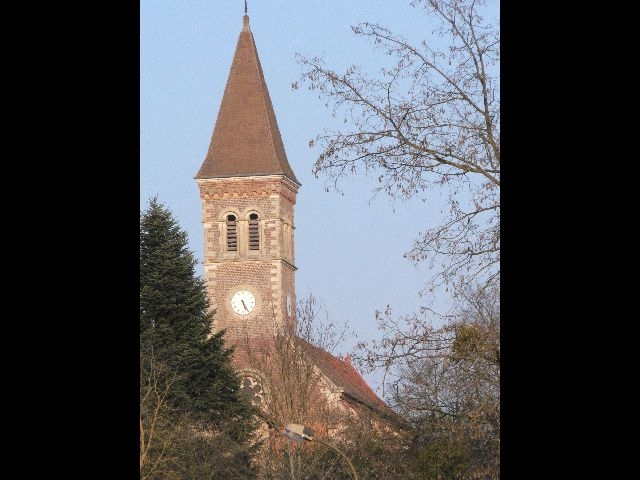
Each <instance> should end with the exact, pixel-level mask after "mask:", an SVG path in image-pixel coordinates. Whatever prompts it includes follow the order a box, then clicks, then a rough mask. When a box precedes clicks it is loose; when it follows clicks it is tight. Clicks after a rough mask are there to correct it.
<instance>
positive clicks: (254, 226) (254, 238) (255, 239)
mask: <svg viewBox="0 0 640 480" xmlns="http://www.w3.org/2000/svg"><path fill="white" fill-rule="evenodd" d="M258 225H259V224H258V214H257V213H252V214H251V215H249V250H260V229H259V228H258Z"/></svg>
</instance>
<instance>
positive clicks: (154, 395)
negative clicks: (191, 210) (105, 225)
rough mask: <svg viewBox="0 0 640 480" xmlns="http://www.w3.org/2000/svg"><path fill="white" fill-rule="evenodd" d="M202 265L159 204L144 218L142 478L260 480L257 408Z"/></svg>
mask: <svg viewBox="0 0 640 480" xmlns="http://www.w3.org/2000/svg"><path fill="white" fill-rule="evenodd" d="M195 264H196V261H195V259H194V257H193V254H192V253H191V252H190V251H189V250H188V249H187V235H186V233H185V232H183V231H182V230H181V229H180V227H179V225H178V224H177V222H176V221H175V219H174V218H173V216H172V214H171V212H170V211H169V210H168V209H167V208H165V207H164V206H162V205H161V204H160V203H158V201H157V199H155V198H154V199H152V200H151V201H150V203H149V207H148V209H147V210H146V211H144V212H143V213H141V216H140V476H141V478H144V479H170V478H181V479H184V478H194V479H196V478H211V475H212V471H215V472H217V473H216V475H222V474H223V473H224V478H253V475H254V474H253V468H252V466H251V455H252V449H253V447H252V445H251V444H252V433H253V431H254V429H255V421H254V418H253V408H252V407H251V405H250V404H249V403H248V402H246V401H245V400H244V398H243V397H241V396H240V395H239V388H240V383H239V379H238V377H237V374H236V373H235V371H234V370H233V367H232V365H231V353H232V352H231V350H229V349H226V348H225V347H224V340H223V332H219V333H216V334H214V335H211V334H210V331H211V319H212V318H211V314H210V313H209V303H208V298H207V295H206V291H205V287H204V282H203V280H202V279H200V278H198V277H196V275H195V270H194V268H195ZM212 469H213V470H212Z"/></svg>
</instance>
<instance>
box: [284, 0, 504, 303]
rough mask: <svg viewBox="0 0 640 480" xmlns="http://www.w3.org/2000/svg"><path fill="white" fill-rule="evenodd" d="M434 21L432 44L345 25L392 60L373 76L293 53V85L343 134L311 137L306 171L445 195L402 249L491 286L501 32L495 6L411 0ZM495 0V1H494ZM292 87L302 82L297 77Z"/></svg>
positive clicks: (396, 193)
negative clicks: (313, 149) (431, 221)
mask: <svg viewBox="0 0 640 480" xmlns="http://www.w3.org/2000/svg"><path fill="white" fill-rule="evenodd" d="M410 3H411V6H412V7H415V8H421V9H424V10H425V11H426V13H427V19H428V20H427V21H425V27H427V26H428V25H430V23H429V22H431V21H435V24H433V25H435V30H434V31H433V32H432V35H431V36H430V37H429V39H428V40H424V41H423V42H422V43H420V44H412V43H411V42H409V41H408V40H406V39H405V38H403V37H402V36H401V35H398V34H396V33H393V32H391V31H390V30H388V29H387V28H385V27H384V26H382V25H379V24H376V23H362V24H360V25H357V26H354V27H352V28H353V32H354V33H355V34H356V35H357V36H359V37H364V38H365V39H367V40H370V41H371V42H372V43H373V44H374V46H375V47H376V48H381V49H383V50H384V51H385V52H386V53H387V54H388V56H385V58H388V59H391V64H390V65H385V66H384V67H382V68H381V69H380V70H379V72H378V74H377V75H375V76H370V75H369V74H368V73H367V72H365V70H364V69H363V68H362V67H360V66H356V65H352V66H351V67H349V68H347V70H346V71H345V72H344V73H337V72H335V71H334V70H332V69H331V68H329V67H327V66H326V64H325V61H324V59H322V58H318V57H309V56H302V55H298V57H297V58H298V62H299V63H300V64H301V65H302V67H303V69H304V73H303V75H302V78H301V83H306V84H307V85H308V88H309V89H310V90H313V91H316V92H318V93H319V96H320V97H321V98H325V99H326V102H327V105H330V106H331V109H332V113H333V115H334V116H336V117H340V118H342V117H343V116H344V124H345V127H344V130H341V131H328V130H325V131H324V132H323V133H321V134H319V135H318V136H317V137H316V138H315V139H314V140H312V141H311V142H310V146H314V145H318V146H319V147H320V149H321V153H320V155H319V157H318V159H317V160H316V162H315V165H314V168H313V172H314V174H315V175H316V176H320V175H324V176H325V177H326V179H327V182H328V184H330V185H331V186H332V187H334V188H336V189H338V190H339V188H340V187H339V181H340V180H343V179H344V178H345V177H347V176H349V175H356V174H359V173H365V174H367V175H371V176H372V177H375V178H377V181H378V183H379V185H378V186H377V187H376V188H375V189H374V191H375V192H379V191H382V192H385V193H386V194H388V195H389V196H391V197H392V198H395V199H409V198H419V199H421V200H423V201H425V202H428V201H429V199H430V197H429V193H431V192H432V191H433V190H435V189H437V190H439V192H444V193H445V196H446V198H447V199H448V200H447V206H446V207H445V208H444V209H443V211H442V218H441V221H440V222H439V224H437V225H435V226H429V227H427V228H426V230H424V231H423V232H421V233H420V234H419V236H418V238H416V239H415V240H414V243H413V246H412V248H411V249H410V251H408V252H407V253H406V254H405V256H406V257H407V258H409V259H410V260H412V261H414V262H420V261H425V260H427V261H429V262H430V263H429V264H430V266H431V268H436V272H435V276H434V279H433V280H432V281H429V282H428V283H427V284H426V285H425V287H424V290H423V291H427V290H429V289H433V288H435V287H437V286H440V285H444V286H445V287H446V288H449V287H453V292H454V293H457V292H459V291H462V289H464V287H465V286H466V285H471V284H478V283H485V284H496V283H498V280H499V276H500V267H499V262H500V195H499V191H500V94H499V87H500V84H499V72H498V68H499V60H500V37H499V30H498V26H497V19H494V18H492V15H495V11H496V9H493V8H491V7H492V6H495V5H492V3H491V0H489V2H488V3H489V4H488V5H487V2H485V1H484V0H414V1H412V2H410ZM494 3H495V2H494ZM293 88H294V89H297V88H299V84H298V82H295V83H294V84H293Z"/></svg>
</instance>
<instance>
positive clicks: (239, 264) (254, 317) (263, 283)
mask: <svg viewBox="0 0 640 480" xmlns="http://www.w3.org/2000/svg"><path fill="white" fill-rule="evenodd" d="M195 179H196V182H197V184H198V188H199V190H200V199H201V201H202V223H203V226H204V270H205V272H204V273H205V281H206V285H207V289H208V294H209V298H210V301H211V307H212V309H213V310H214V312H215V313H214V324H213V329H212V330H213V331H219V330H222V329H225V330H226V334H225V339H226V341H227V343H229V344H231V345H233V344H238V343H240V341H241V340H247V339H256V338H263V339H264V338H269V337H273V336H274V335H275V334H276V333H278V332H280V331H282V329H284V328H287V327H295V322H296V319H295V315H296V312H295V305H296V295H295V271H296V267H295V255H294V229H295V224H294V206H295V203H296V195H297V192H298V188H299V187H300V182H298V180H297V179H296V177H295V175H294V173H293V170H292V169H291V166H290V165H289V162H288V160H287V156H286V153H285V150H284V145H283V143H282V138H281V137H280V131H279V129H278V124H277V122H276V116H275V113H274V110H273V105H272V104H271V99H270V97H269V92H268V90H267V85H266V82H265V79H264V75H263V72H262V66H261V65H260V59H259V58H258V51H257V49H256V44H255V42H254V39H253V34H252V33H251V29H250V28H249V17H248V15H247V14H246V9H245V15H244V17H243V26H242V30H241V32H240V35H239V37H238V42H237V45H236V50H235V54H234V57H233V61H232V64H231V69H230V71H229V77H228V79H227V84H226V87H225V90H224V95H223V97H222V102H221V104H220V110H219V112H218V117H217V120H216V123H215V126H214V129H213V135H212V137H211V143H210V145H209V150H208V152H207V155H206V157H205V159H204V162H203V163H202V166H201V167H200V170H199V171H198V173H197V174H196V177H195Z"/></svg>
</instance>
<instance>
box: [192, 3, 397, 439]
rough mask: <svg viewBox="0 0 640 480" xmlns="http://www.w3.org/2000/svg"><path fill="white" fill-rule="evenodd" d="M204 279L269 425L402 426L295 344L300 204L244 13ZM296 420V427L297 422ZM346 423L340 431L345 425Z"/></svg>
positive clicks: (357, 386)
mask: <svg viewBox="0 0 640 480" xmlns="http://www.w3.org/2000/svg"><path fill="white" fill-rule="evenodd" d="M195 180H196V182H197V185H198V189H199V193H200V199H201V203H202V224H203V227H204V259H203V264H204V279H205V282H206V286H207V291H208V296H209V299H210V305H211V308H212V310H213V312H214V321H213V325H212V331H213V332H216V331H220V330H225V332H226V333H225V337H224V338H225V341H226V343H227V345H229V346H233V347H234V355H233V361H234V364H235V366H236V368H237V370H238V371H239V372H240V373H241V375H242V378H243V381H242V392H243V393H246V394H247V395H249V396H250V397H251V399H252V401H253V402H254V404H256V405H258V406H259V407H260V408H261V409H262V410H263V411H264V412H266V413H268V415H269V416H270V418H276V419H278V420H279V421H280V422H282V423H289V422H294V423H311V424H313V425H314V428H316V429H319V431H321V432H322V433H323V434H325V435H329V436H331V435H335V434H336V432H339V430H340V426H339V425H338V424H336V422H335V419H336V418H338V417H336V414H335V412H342V413H345V414H347V415H350V416H351V417H354V418H362V417H363V416H368V417H369V418H375V419H378V420H377V421H381V422H386V421H395V420H397V416H396V415H395V413H394V412H393V411H392V410H391V409H390V408H389V407H388V406H387V405H386V404H385V402H383V401H382V400H381V399H380V398H379V397H378V396H377V395H376V394H375V392H374V391H373V390H372V389H371V388H370V387H369V386H368V385H367V383H366V382H365V381H364V379H363V378H362V376H361V375H360V374H359V373H358V372H357V370H356V369H355V368H354V367H353V365H351V363H350V361H349V357H348V356H347V357H346V358H345V359H339V358H337V357H335V356H333V355H332V354H330V353H329V352H327V351H325V350H323V349H322V348H320V347H318V346H314V345H312V344H311V343H309V342H307V341H305V340H304V339H302V338H300V337H299V336H298V335H297V334H296V324H297V318H296V317H297V315H298V313H297V312H296V305H297V303H296V302H297V299H296V264H295V215H294V210H295V204H296V195H297V193H298V189H299V188H300V187H301V184H300V182H299V181H298V179H297V178H296V175H295V173H294V172H293V170H292V168H291V165H290V164H289V161H288V159H287V155H286V152H285V147H284V144H283V141H282V138H281V135H280V131H279V129H278V123H277V120H276V115H275V112H274V108H273V105H272V102H271V99H270V97H269V91H268V89H267V85H266V82H265V78H264V74H263V71H262V66H261V64H260V59H259V57H258V51H257V48H256V43H255V41H254V37H253V34H252V32H251V28H250V25H249V17H248V15H247V12H246V8H245V14H244V16H243V23H242V29H241V31H240V34H239V37H238V40H237V45H236V49H235V53H234V56H233V60H232V64H231V68H230V71H229V76H228V79H227V83H226V87H225V90H224V94H223V98H222V101H221V104H220V108H219V111H218V115H217V120H216V122H215V126H214V128H213V133H212V137H211V142H210V145H209V148H208V151H207V153H206V157H205V159H204V161H203V163H202V165H201V167H200V169H199V170H198V172H197V174H196V175H195ZM294 417H295V418H294ZM338 423H339V422H338Z"/></svg>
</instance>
